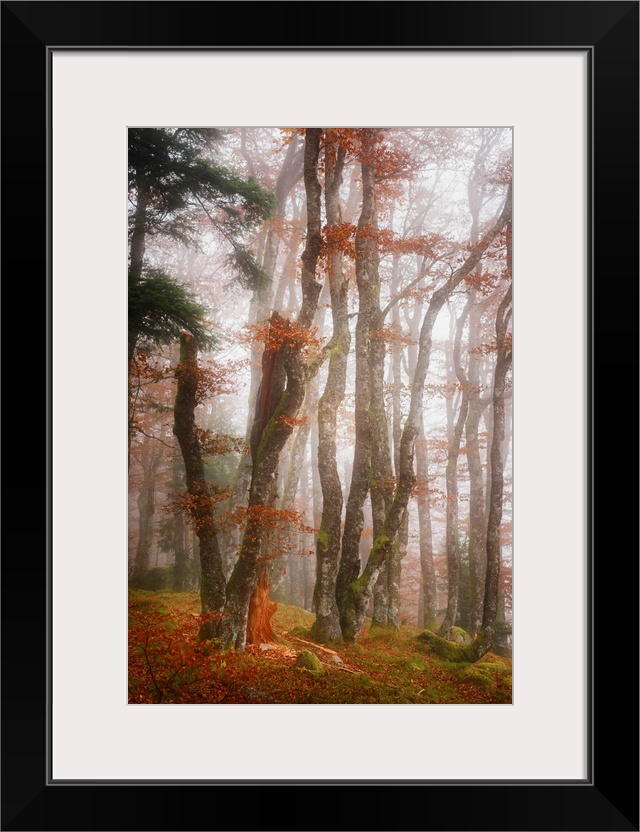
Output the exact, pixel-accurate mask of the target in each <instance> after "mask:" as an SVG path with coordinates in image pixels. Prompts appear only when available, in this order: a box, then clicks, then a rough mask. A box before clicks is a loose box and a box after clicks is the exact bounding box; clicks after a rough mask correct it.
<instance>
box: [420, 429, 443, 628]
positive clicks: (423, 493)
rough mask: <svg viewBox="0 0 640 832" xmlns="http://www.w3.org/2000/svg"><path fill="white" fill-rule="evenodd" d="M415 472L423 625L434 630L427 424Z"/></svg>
mask: <svg viewBox="0 0 640 832" xmlns="http://www.w3.org/2000/svg"><path fill="white" fill-rule="evenodd" d="M416 476H417V479H418V483H419V485H420V488H419V490H418V497H417V502H418V529H419V533H420V571H421V575H422V598H423V601H422V610H423V611H422V625H423V626H424V627H425V628H426V629H427V630H434V629H435V627H436V619H437V617H438V598H437V586H436V570H435V565H434V562H433V533H432V529H431V500H430V496H429V456H428V450H427V440H426V437H425V435H424V424H423V423H422V422H421V425H420V435H419V436H418V439H417V440H416Z"/></svg>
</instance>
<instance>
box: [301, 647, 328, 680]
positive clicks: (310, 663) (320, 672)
mask: <svg viewBox="0 0 640 832" xmlns="http://www.w3.org/2000/svg"><path fill="white" fill-rule="evenodd" d="M296 667H300V668H302V669H303V670H305V671H307V672H308V673H311V674H313V675H314V676H324V674H325V673H326V672H327V671H326V670H325V669H324V665H323V664H322V662H321V661H320V659H319V658H318V657H317V656H316V655H315V654H314V653H312V652H311V650H301V651H300V652H299V653H298V657H297V658H296Z"/></svg>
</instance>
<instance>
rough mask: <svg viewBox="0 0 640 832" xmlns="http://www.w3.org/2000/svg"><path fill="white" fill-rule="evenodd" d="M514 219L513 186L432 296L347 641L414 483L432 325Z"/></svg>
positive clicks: (352, 596) (352, 591) (347, 622)
mask: <svg viewBox="0 0 640 832" xmlns="http://www.w3.org/2000/svg"><path fill="white" fill-rule="evenodd" d="M510 218H511V186H509V188H508V190H507V195H506V199H505V204H504V208H503V210H502V212H501V214H500V216H499V217H498V219H497V221H496V222H495V223H494V225H493V226H492V227H491V228H490V229H489V231H487V233H486V234H485V235H484V237H483V238H482V240H481V241H480V243H479V244H478V245H477V246H476V247H475V248H474V250H473V251H472V252H471V254H470V255H469V257H468V258H467V259H466V261H465V263H464V264H463V265H462V266H461V267H460V268H459V269H458V270H457V271H455V272H454V273H453V274H452V275H451V277H450V278H449V279H448V280H447V281H446V283H444V284H443V285H442V286H441V287H440V288H439V289H436V291H435V292H434V293H433V295H432V296H431V300H430V302H429V306H428V308H427V313H426V315H425V317H424V321H423V323H422V327H421V329H420V341H419V348H418V360H417V364H416V372H415V375H414V379H413V385H412V388H411V401H410V405H409V415H408V416H407V421H406V423H405V426H404V430H403V432H402V440H401V443H400V470H399V475H398V478H397V485H396V489H395V493H394V497H393V502H392V504H391V509H390V510H389V513H388V515H387V517H386V519H385V523H384V525H383V527H382V529H381V530H380V533H379V534H378V535H377V536H376V538H375V540H374V541H373V546H372V548H371V554H370V555H369V560H368V561H367V565H366V567H365V569H364V571H363V573H362V575H361V576H360V578H358V579H357V580H355V581H353V582H352V583H351V584H350V585H349V587H348V589H347V592H346V594H345V602H344V610H343V611H341V623H342V622H344V623H342V635H343V638H344V639H345V641H347V642H354V641H355V640H356V639H357V637H358V634H359V633H360V630H361V629H362V625H363V623H364V619H365V615H366V612H367V607H368V605H369V601H370V599H371V593H372V592H373V587H374V586H375V582H376V580H377V579H378V575H379V574H380V570H381V569H382V567H383V566H384V562H385V560H386V558H387V556H388V554H389V551H390V548H391V546H392V545H393V544H394V542H395V537H396V534H397V533H398V529H399V528H400V524H401V522H402V518H403V516H404V512H405V509H406V507H407V504H408V502H409V497H410V495H411V491H412V488H413V484H414V482H415V473H414V470H413V453H414V446H415V441H416V437H417V435H418V431H419V429H420V413H421V411H422V401H423V397H424V384H425V380H426V376H427V372H428V369H429V361H430V358H431V345H432V333H433V326H434V324H435V321H436V318H437V316H438V313H439V312H440V310H441V309H442V306H443V305H444V303H445V301H446V299H447V298H448V297H449V295H450V294H451V292H453V290H454V289H455V288H456V287H457V286H458V285H459V284H460V283H461V282H462V280H463V278H464V277H465V275H467V274H469V273H470V272H471V271H472V270H473V269H474V268H475V266H476V264H477V263H478V261H479V260H480V258H481V257H482V255H483V254H484V252H485V251H486V250H487V248H488V247H489V246H490V245H491V243H492V242H493V241H494V240H495V239H496V237H497V236H498V234H500V232H501V231H502V229H503V228H504V227H505V225H506V224H507V222H508V221H509V220H510Z"/></svg>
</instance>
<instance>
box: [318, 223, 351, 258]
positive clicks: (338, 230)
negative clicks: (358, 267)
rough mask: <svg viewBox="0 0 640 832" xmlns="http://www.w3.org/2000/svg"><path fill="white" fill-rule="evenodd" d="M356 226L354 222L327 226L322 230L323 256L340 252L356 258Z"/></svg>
mask: <svg viewBox="0 0 640 832" xmlns="http://www.w3.org/2000/svg"><path fill="white" fill-rule="evenodd" d="M356 230H357V229H356V226H355V225H354V224H353V223H352V222H343V223H340V224H338V225H325V226H324V228H323V229H322V248H321V256H322V255H326V254H328V253H330V252H335V251H339V252H341V253H342V254H344V255H346V256H347V257H351V258H352V259H353V258H355V256H356V250H355V239H356Z"/></svg>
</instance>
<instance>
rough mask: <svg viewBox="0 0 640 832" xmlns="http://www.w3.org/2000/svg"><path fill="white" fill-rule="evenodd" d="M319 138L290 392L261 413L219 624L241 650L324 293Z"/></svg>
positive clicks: (286, 344)
mask: <svg viewBox="0 0 640 832" xmlns="http://www.w3.org/2000/svg"><path fill="white" fill-rule="evenodd" d="M320 134H321V130H320V129H318V128H307V130H306V139H305V154H304V182H305V192H306V195H307V239H306V245H305V250H304V252H303V254H302V306H301V308H300V312H299V314H298V318H297V320H296V321H295V322H293V323H291V322H289V321H286V320H285V319H282V318H279V321H278V329H279V330H280V331H281V332H282V331H284V335H283V337H282V340H281V343H278V346H277V349H278V351H279V352H280V353H281V355H282V362H283V366H284V369H285V373H286V388H285V389H284V391H283V392H282V394H281V396H280V397H279V400H278V402H277V404H276V406H275V409H274V410H273V412H272V414H271V415H270V416H269V417H268V418H265V417H266V415H267V414H266V413H265V412H264V411H262V413H261V419H260V425H259V427H260V429H259V431H258V433H259V437H258V442H257V447H256V451H255V455H254V456H253V469H252V475H251V487H250V490H249V502H248V507H247V521H246V527H245V530H244V534H243V538H242V544H241V547H240V554H239V556H238V560H237V562H236V565H235V567H234V569H233V572H232V574H231V578H230V579H229V582H228V584H227V597H226V603H225V607H224V612H225V615H224V618H223V619H222V621H221V639H222V643H223V644H224V645H225V646H227V647H235V648H236V649H237V650H243V649H244V646H245V643H246V627H247V616H248V612H249V600H250V598H251V595H252V593H253V591H254V589H255V588H256V585H257V582H258V577H259V564H258V557H259V554H260V546H261V542H262V539H263V536H264V524H263V512H264V508H265V506H267V505H268V500H269V492H270V485H271V482H272V480H273V477H274V475H275V473H276V471H277V468H278V461H279V458H280V452H281V451H282V449H283V448H284V446H285V444H286V442H287V439H288V438H289V436H290V435H291V433H292V430H293V425H292V420H293V419H295V418H296V417H297V415H298V412H299V410H300V407H301V406H302V402H303V400H304V395H305V387H306V374H307V367H306V360H305V357H304V353H303V350H302V347H303V339H304V337H305V335H306V334H307V333H308V332H309V328H310V327H311V324H312V323H313V319H314V316H315V312H316V309H317V307H318V297H319V295H320V291H321V289H322V286H321V284H319V283H317V282H316V279H315V275H316V265H317V262H318V257H319V254H320V244H321V218H320V198H321V189H320V183H319V182H318V178H317V168H318V154H319V145H320ZM272 321H273V316H272ZM272 334H273V330H272ZM265 352H267V350H266V349H265ZM263 423H264V427H263V426H262V424H263Z"/></svg>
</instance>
